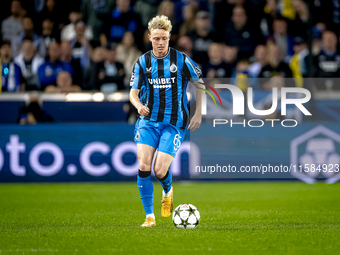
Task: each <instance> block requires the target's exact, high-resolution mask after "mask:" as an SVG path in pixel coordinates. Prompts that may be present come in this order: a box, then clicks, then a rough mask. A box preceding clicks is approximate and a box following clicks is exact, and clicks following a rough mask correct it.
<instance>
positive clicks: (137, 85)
mask: <svg viewBox="0 0 340 255" xmlns="http://www.w3.org/2000/svg"><path fill="white" fill-rule="evenodd" d="M143 74H144V72H143V69H142V67H141V65H140V63H139V60H137V62H136V63H135V65H134V67H133V69H132V74H131V79H130V86H131V87H132V88H133V89H141V88H142V86H143V84H144V75H143Z"/></svg>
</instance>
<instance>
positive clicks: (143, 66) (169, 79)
mask: <svg viewBox="0 0 340 255" xmlns="http://www.w3.org/2000/svg"><path fill="white" fill-rule="evenodd" d="M201 77H202V72H201V70H200V68H199V67H198V66H197V64H196V63H195V62H194V61H192V60H191V59H190V58H189V57H188V56H187V55H186V54H184V53H182V52H179V51H177V50H175V49H173V48H169V50H168V53H167V55H165V56H164V57H161V58H158V57H156V56H154V54H153V52H152V50H150V51H148V52H147V53H145V54H144V55H142V56H141V57H139V59H138V60H137V62H136V63H135V65H134V67H133V70H132V75H131V81H130V86H131V87H132V88H133V89H140V95H139V96H140V100H141V103H142V104H143V105H145V106H147V107H148V108H149V109H150V113H149V114H148V115H146V116H139V118H141V119H145V120H150V121H154V122H163V123H169V124H172V125H174V126H177V127H180V128H183V129H184V128H185V127H186V125H187V123H188V117H189V111H188V99H187V94H186V89H187V85H188V82H189V81H191V82H196V81H198V80H199V79H200V78H201Z"/></svg>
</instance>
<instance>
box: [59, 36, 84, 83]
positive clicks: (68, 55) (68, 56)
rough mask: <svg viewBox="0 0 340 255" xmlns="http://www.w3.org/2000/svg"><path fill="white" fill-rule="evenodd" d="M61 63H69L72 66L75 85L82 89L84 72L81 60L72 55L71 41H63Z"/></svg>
mask: <svg viewBox="0 0 340 255" xmlns="http://www.w3.org/2000/svg"><path fill="white" fill-rule="evenodd" d="M60 50H61V53H60V61H61V62H63V63H68V64H69V65H71V66H72V70H73V77H72V80H73V83H74V84H77V85H79V86H81V87H82V85H83V73H84V72H83V70H82V68H81V65H80V63H81V62H80V59H79V58H74V57H73V54H72V46H71V42H70V41H62V42H61V47H60Z"/></svg>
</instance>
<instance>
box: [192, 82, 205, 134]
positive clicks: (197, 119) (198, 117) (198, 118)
mask: <svg viewBox="0 0 340 255" xmlns="http://www.w3.org/2000/svg"><path fill="white" fill-rule="evenodd" d="M193 84H194V85H195V87H196V110H195V114H194V116H193V117H192V118H191V121H190V124H189V126H188V130H191V131H192V132H193V131H195V130H196V129H198V128H199V127H200V125H201V122H202V95H203V94H204V93H205V92H204V91H203V90H201V89H199V88H202V89H205V86H204V85H203V80H202V79H199V80H198V81H197V82H194V83H193Z"/></svg>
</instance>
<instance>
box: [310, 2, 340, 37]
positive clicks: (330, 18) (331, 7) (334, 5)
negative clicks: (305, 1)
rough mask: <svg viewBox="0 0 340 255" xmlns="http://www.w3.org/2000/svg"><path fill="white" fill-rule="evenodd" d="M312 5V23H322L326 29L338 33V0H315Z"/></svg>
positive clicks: (339, 32)
mask: <svg viewBox="0 0 340 255" xmlns="http://www.w3.org/2000/svg"><path fill="white" fill-rule="evenodd" d="M310 2H311V3H310V5H312V10H313V11H312V12H313V14H314V15H312V20H313V24H316V23H324V24H325V25H326V26H327V29H329V30H332V31H337V32H336V33H337V35H339V34H340V27H339V26H340V3H339V0H315V1H310Z"/></svg>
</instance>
